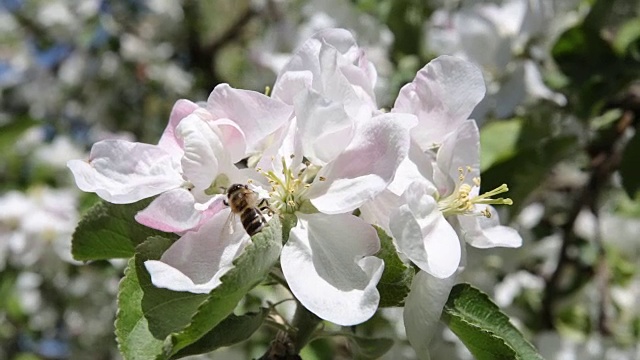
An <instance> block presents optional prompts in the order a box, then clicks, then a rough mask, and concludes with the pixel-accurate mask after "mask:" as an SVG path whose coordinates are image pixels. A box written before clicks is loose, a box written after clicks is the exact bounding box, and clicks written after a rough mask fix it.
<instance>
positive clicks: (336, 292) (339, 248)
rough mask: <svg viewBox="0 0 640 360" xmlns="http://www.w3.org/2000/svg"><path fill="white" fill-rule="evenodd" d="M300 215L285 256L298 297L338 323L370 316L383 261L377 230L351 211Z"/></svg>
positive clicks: (287, 272) (286, 273)
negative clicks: (377, 256) (378, 255)
mask: <svg viewBox="0 0 640 360" xmlns="http://www.w3.org/2000/svg"><path fill="white" fill-rule="evenodd" d="M297 215H298V224H297V225H296V227H295V228H293V229H291V234H290V236H289V241H288V242H287V243H286V244H285V246H284V248H283V249H282V254H281V264H282V272H283V273H284V276H285V278H286V279H287V282H288V283H289V286H290V287H291V291H292V292H293V294H294V295H295V297H296V298H297V299H298V300H299V301H300V302H301V303H302V305H304V307H305V308H307V309H308V310H309V311H311V312H312V313H314V314H316V315H317V316H319V317H320V318H322V319H325V320H328V321H331V322H333V323H336V324H339V325H344V326H348V325H355V324H359V323H362V322H364V321H366V320H368V319H369V318H370V317H371V316H373V314H374V313H375V311H376V309H377V308H378V303H379V301H380V294H379V293H378V290H377V289H376V284H377V283H378V281H379V280H380V276H382V270H383V268H384V263H383V261H382V260H381V259H378V258H376V257H373V256H370V255H373V254H375V253H376V252H377V251H378V250H379V249H380V242H379V239H378V236H377V234H376V232H375V230H374V228H373V227H372V226H371V225H369V224H367V223H365V222H364V221H362V220H361V219H359V218H357V217H355V216H353V215H350V214H342V215H324V214H319V213H318V214H312V215H303V214H297Z"/></svg>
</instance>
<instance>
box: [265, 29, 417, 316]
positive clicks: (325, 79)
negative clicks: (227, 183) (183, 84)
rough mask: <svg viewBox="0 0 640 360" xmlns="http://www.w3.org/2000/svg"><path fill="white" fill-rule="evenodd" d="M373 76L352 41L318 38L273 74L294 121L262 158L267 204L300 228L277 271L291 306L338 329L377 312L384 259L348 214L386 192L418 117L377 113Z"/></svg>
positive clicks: (335, 33)
mask: <svg viewBox="0 0 640 360" xmlns="http://www.w3.org/2000/svg"><path fill="white" fill-rule="evenodd" d="M374 84H375V69H373V67H372V65H371V64H370V63H369V62H368V61H366V58H365V57H364V54H363V53H362V51H361V50H360V49H359V48H358V47H357V45H356V44H355V41H354V40H353V38H352V37H351V34H350V33H349V32H347V31H345V30H340V29H329V30H325V31H322V32H320V33H318V34H316V35H315V36H314V37H313V38H311V39H310V40H309V41H307V42H306V43H305V44H303V45H302V46H301V47H300V49H299V50H298V51H297V52H296V53H295V54H294V56H293V58H292V60H291V61H290V63H289V64H287V65H286V66H285V67H284V70H283V71H282V72H281V73H280V74H279V76H278V80H277V82H276V84H275V86H274V93H273V96H274V97H276V98H280V99H282V100H283V101H285V102H288V103H291V104H293V105H294V109H295V118H294V119H293V120H292V121H291V123H290V124H289V125H288V127H287V128H285V129H282V131H281V135H282V137H281V140H280V141H278V142H274V144H273V146H272V147H271V148H270V149H268V150H267V151H266V152H265V155H264V157H263V159H262V160H261V161H260V163H259V166H261V169H260V171H261V172H262V173H263V174H264V175H265V176H266V177H267V178H268V180H269V182H270V184H271V186H272V189H271V204H272V206H273V207H274V208H275V209H277V211H278V212H280V213H289V214H295V215H296V217H297V219H298V222H297V225H296V226H295V227H294V228H293V229H292V230H291V233H290V234H289V240H288V242H287V243H286V244H285V246H284V248H283V250H282V255H281V265H282V271H283V273H284V275H285V278H286V280H287V282H288V284H289V286H290V288H291V291H292V292H293V293H294V295H295V296H296V298H297V299H298V300H299V301H300V302H301V303H302V304H303V305H304V306H305V307H306V308H307V309H308V310H310V311H311V312H313V313H315V314H316V315H318V316H319V317H321V318H323V319H326V320H329V321H332V322H334V323H336V324H340V325H353V324H357V323H361V322H363V321H365V320H367V319H369V318H370V317H371V316H372V315H373V313H374V312H375V311H376V309H377V305H378V302H379V294H378V291H377V289H376V284H377V282H378V280H379V279H380V276H381V275H382V270H383V265H384V264H383V262H382V260H380V259H378V258H376V257H373V256H372V255H373V254H375V253H376V252H377V251H378V250H379V248H380V244H379V239H378V237H377V234H376V232H375V230H374V228H373V227H372V226H371V225H370V224H368V223H366V222H365V221H363V220H362V219H361V218H358V217H356V216H354V215H352V214H351V213H352V212H353V211H354V210H355V209H357V208H358V207H360V206H362V205H363V204H364V203H366V202H367V201H370V200H371V199H373V198H374V197H375V196H377V195H378V194H380V193H381V192H383V191H384V190H385V188H386V187H387V186H388V185H389V184H390V183H391V181H392V180H393V178H394V174H395V171H396V168H397V167H398V165H399V164H400V163H401V162H402V160H403V159H404V158H405V157H406V154H407V151H408V149H409V129H410V128H411V127H412V126H414V125H415V117H414V116H413V115H409V114H393V113H383V112H381V111H379V110H377V109H376V107H375V96H374V94H373V86H374Z"/></svg>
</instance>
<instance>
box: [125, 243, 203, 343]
mask: <svg viewBox="0 0 640 360" xmlns="http://www.w3.org/2000/svg"><path fill="white" fill-rule="evenodd" d="M172 243H173V241H172V240H170V239H166V238H163V237H160V236H154V237H150V238H149V239H148V240H147V241H145V242H144V243H142V244H140V246H138V247H137V248H136V256H135V263H136V273H137V275H138V281H139V283H140V287H141V288H142V291H143V292H144V296H143V297H142V301H141V305H142V311H143V313H144V316H145V318H146V319H147V321H148V322H149V326H148V328H149V331H150V332H151V333H152V334H153V336H154V337H155V338H156V339H161V340H164V339H165V338H166V337H167V336H169V335H171V334H172V333H174V332H177V331H180V330H182V329H184V328H185V327H186V326H187V325H189V323H190V322H191V318H192V317H193V314H195V313H196V311H197V310H198V307H199V306H200V304H202V302H204V300H205V299H206V298H207V294H193V293H190V292H180V291H172V290H168V289H160V288H157V287H155V286H154V285H153V284H152V283H151V276H150V275H149V273H148V272H147V269H146V268H145V266H144V262H145V261H147V260H158V259H160V257H161V256H162V254H163V253H164V252H165V251H166V250H167V249H168V248H169V246H171V244H172Z"/></svg>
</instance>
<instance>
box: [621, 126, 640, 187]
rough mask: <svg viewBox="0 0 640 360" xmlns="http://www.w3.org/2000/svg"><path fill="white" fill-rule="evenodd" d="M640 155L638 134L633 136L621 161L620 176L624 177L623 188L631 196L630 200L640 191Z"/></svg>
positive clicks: (639, 137)
mask: <svg viewBox="0 0 640 360" xmlns="http://www.w3.org/2000/svg"><path fill="white" fill-rule="evenodd" d="M638 154H640V136H638V133H637V132H636V134H635V135H634V136H633V138H632V139H631V140H629V143H628V144H627V147H626V148H625V149H624V153H623V154H622V160H621V161H620V176H621V177H622V186H623V187H624V190H625V191H626V192H627V194H629V197H630V198H634V197H635V194H636V192H637V191H638V189H640V167H639V166H638Z"/></svg>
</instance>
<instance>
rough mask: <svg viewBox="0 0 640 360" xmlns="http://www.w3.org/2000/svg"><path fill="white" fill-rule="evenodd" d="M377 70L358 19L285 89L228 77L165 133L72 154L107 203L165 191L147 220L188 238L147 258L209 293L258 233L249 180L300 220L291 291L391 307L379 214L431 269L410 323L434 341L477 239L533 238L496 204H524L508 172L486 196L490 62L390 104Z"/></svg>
mask: <svg viewBox="0 0 640 360" xmlns="http://www.w3.org/2000/svg"><path fill="white" fill-rule="evenodd" d="M376 77H377V74H376V70H375V68H374V66H373V65H372V64H371V63H370V62H369V61H368V60H367V57H366V55H365V54H364V52H363V51H362V49H360V48H359V47H358V46H357V44H356V42H355V40H354V39H353V37H352V35H351V34H350V33H349V32H348V31H346V30H342V29H327V30H323V31H321V32H319V33H317V34H315V35H314V36H313V37H312V38H310V39H309V40H308V41H307V42H305V43H304V44H303V45H302V46H301V47H300V48H298V50H297V51H296V52H295V53H294V54H293V56H292V58H291V59H290V60H289V62H288V63H287V64H286V65H285V66H284V68H283V69H282V70H281V71H280V73H279V74H278V77H277V79H276V82H275V84H274V86H273V91H272V92H271V94H270V96H267V95H264V94H260V93H257V92H253V91H247V90H240V89H234V88H231V87H230V86H228V85H226V84H222V85H219V86H217V87H216V88H215V89H214V90H213V92H212V93H211V95H210V96H209V98H208V100H207V101H206V103H198V104H197V103H193V102H190V101H186V100H180V101H178V102H177V103H176V105H175V106H174V108H173V111H172V113H171V116H170V120H169V124H168V125H167V127H166V129H165V131H164V133H163V135H162V137H161V139H160V141H159V142H158V144H156V145H150V144H143V143H132V142H127V141H124V140H107V141H102V142H99V143H97V144H95V145H94V146H93V149H92V151H91V155H90V158H89V160H88V161H83V160H73V161H70V162H69V164H68V166H69V167H70V168H71V170H72V172H73V174H74V176H75V178H76V182H77V184H78V186H79V187H80V188H81V189H82V190H84V191H89V192H95V193H97V194H98V195H99V196H100V197H102V198H103V199H105V200H106V201H109V202H112V203H133V202H136V201H138V200H141V199H144V198H148V197H152V196H156V197H155V198H154V199H153V201H152V202H151V204H150V205H149V206H148V207H147V208H146V209H144V210H142V211H141V212H139V213H138V214H137V216H136V220H137V221H138V222H139V223H141V224H144V225H146V226H149V227H152V228H155V229H159V230H162V231H167V232H175V233H178V234H180V235H181V237H180V238H179V239H178V240H177V241H176V242H175V243H174V244H173V245H172V246H171V247H170V248H169V249H168V250H167V251H166V252H165V253H164V254H163V256H162V257H161V258H160V259H159V260H149V261H147V262H146V263H145V266H146V268H147V270H148V271H149V273H150V275H151V278H152V282H153V284H154V285H155V286H158V287H162V288H167V289H171V290H174V291H189V292H194V293H208V292H209V291H211V290H212V289H214V288H215V287H216V286H218V285H219V284H220V278H221V276H222V275H223V274H224V273H225V272H227V271H228V270H229V269H230V268H231V267H232V266H233V260H234V259H235V258H236V257H237V256H238V255H239V254H241V253H242V251H243V249H244V247H245V246H246V245H247V244H248V243H249V242H250V237H249V235H248V234H247V233H246V232H245V231H244V230H243V229H242V224H241V223H240V221H239V220H238V219H236V220H234V222H233V223H231V226H230V227H231V229H229V226H227V225H228V222H227V219H228V218H229V216H230V213H231V210H230V209H229V207H227V206H226V194H225V189H227V188H228V187H229V186H230V185H231V184H235V183H240V184H249V185H250V188H251V189H253V190H254V191H255V192H256V193H258V194H259V195H260V197H262V198H266V199H267V200H268V202H269V204H270V207H271V208H272V211H273V212H274V213H275V214H277V215H281V216H284V215H293V216H295V218H296V219H297V221H296V224H295V226H294V227H293V228H292V229H291V230H290V233H289V234H288V241H287V242H286V244H285V245H284V247H283V249H282V252H281V256H280V266H281V269H282V274H283V275H284V278H285V280H286V282H287V284H288V286H289V288H290V289H291V292H292V293H293V295H294V296H295V297H296V299H297V300H298V301H299V302H300V303H301V304H302V305H303V306H304V307H306V308H307V309H308V310H309V311H311V312H313V313H314V314H316V315H317V316H319V317H320V318H322V319H325V320H328V321H331V322H334V323H336V324H339V325H354V324H358V323H361V322H364V321H366V320H367V319H369V318H370V317H371V316H372V315H373V314H374V313H375V311H376V310H377V308H378V304H379V301H380V295H379V292H378V290H377V288H376V285H377V284H378V281H379V279H380V277H381V275H382V273H383V270H384V262H383V260H382V259H380V258H378V257H376V256H375V254H376V253H377V252H378V251H379V250H380V239H379V238H378V235H377V233H376V230H375V228H374V227H373V226H371V225H372V224H373V225H377V226H379V227H380V228H382V229H384V230H386V231H387V232H388V233H390V234H391V235H392V236H393V238H394V242H395V245H396V247H397V250H398V251H399V252H400V253H402V254H403V258H405V259H408V260H409V261H411V262H412V263H413V264H415V265H416V266H417V267H418V268H419V269H420V272H418V274H417V275H416V277H415V278H414V281H413V285H412V288H411V293H410V294H409V296H408V298H407V299H406V307H405V324H406V327H407V334H408V338H409V340H410V341H411V343H412V345H413V346H414V347H415V348H416V349H418V351H422V350H423V348H424V347H425V346H426V342H425V341H424V339H425V331H427V332H428V331H430V330H429V328H428V327H429V326H431V327H432V326H433V324H434V323H435V321H433V320H437V317H439V314H440V311H441V310H442V304H443V302H444V300H446V297H447V294H448V292H449V290H450V288H451V286H452V285H453V283H454V281H455V274H456V272H457V271H458V269H459V267H461V266H464V256H463V255H464V243H465V242H466V243H468V244H470V245H471V246H474V247H479V248H488V247H494V246H506V247H517V246H520V244H521V238H520V236H519V235H518V234H517V232H515V230H513V229H511V228H508V227H505V226H500V225H499V221H498V218H497V214H496V212H495V210H494V209H493V208H492V207H491V205H492V204H510V202H511V201H510V200H509V199H504V198H496V195H499V194H501V193H503V192H505V191H507V187H506V185H503V186H501V187H498V188H497V189H494V190H491V191H488V192H486V193H484V194H481V193H480V174H479V132H478V128H477V126H476V124H475V122H474V121H473V120H468V117H469V115H470V114H471V111H472V110H473V109H474V107H475V106H476V105H477V104H478V103H479V102H480V100H482V98H483V96H484V93H485V88H484V82H483V79H482V74H481V73H480V71H479V70H478V69H477V68H475V67H474V66H473V65H471V64H470V63H468V62H466V61H464V60H460V59H457V58H454V57H449V56H442V57H439V58H437V59H435V60H433V61H432V62H430V63H429V64H428V65H426V66H425V67H424V68H423V69H421V70H420V71H419V72H418V74H417V75H416V78H415V79H414V81H413V82H412V83H410V84H407V85H406V86H405V87H403V88H402V90H401V91H400V94H399V95H398V98H397V99H396V101H395V105H394V107H393V109H391V110H390V111H385V110H383V109H380V108H379V105H378V104H377V102H376V96H375V93H374V87H375V84H376ZM241 164H242V165H241ZM245 165H246V166H245ZM356 210H359V211H356ZM355 214H359V215H358V216H356V215H355Z"/></svg>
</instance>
